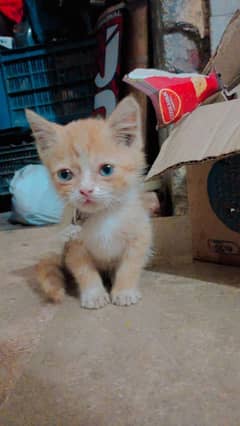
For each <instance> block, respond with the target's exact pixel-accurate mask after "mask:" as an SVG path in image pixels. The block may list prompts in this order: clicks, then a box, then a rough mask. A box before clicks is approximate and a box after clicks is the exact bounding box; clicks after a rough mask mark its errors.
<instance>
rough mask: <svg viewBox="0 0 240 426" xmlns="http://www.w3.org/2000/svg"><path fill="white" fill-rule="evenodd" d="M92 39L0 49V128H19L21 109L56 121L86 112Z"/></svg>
mask: <svg viewBox="0 0 240 426" xmlns="http://www.w3.org/2000/svg"><path fill="white" fill-rule="evenodd" d="M95 49H96V45H95V40H94V39H89V40H88V41H85V42H83V41H81V42H74V43H66V42H65V43H60V44H59V43H57V44H52V45H49V46H47V47H35V46H34V47H30V48H27V49H18V50H14V51H7V52H2V53H1V55H0V66H1V75H0V96H1V103H2V111H1V116H0V129H6V128H12V127H19V126H22V127H25V126H28V123H27V121H26V118H25V113H24V109H25V108H30V109H32V110H35V111H36V112H38V113H39V114H41V115H42V116H44V117H45V118H47V119H49V120H52V121H56V122H58V123H66V122H68V121H71V120H73V119H77V118H81V117H87V116H89V115H90V114H91V112H92V109H93V98H94V77H95V74H96V54H95V52H96V50H95Z"/></svg>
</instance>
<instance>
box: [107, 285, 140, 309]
mask: <svg viewBox="0 0 240 426" xmlns="http://www.w3.org/2000/svg"><path fill="white" fill-rule="evenodd" d="M141 298H142V296H141V293H140V291H139V290H138V289H136V288H130V289H125V290H116V291H114V290H113V291H112V293H111V300H112V303H113V304H114V305H119V306H130V305H135V303H137V302H138V301H139V300H140V299H141Z"/></svg>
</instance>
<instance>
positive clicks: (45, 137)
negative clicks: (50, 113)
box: [25, 109, 59, 158]
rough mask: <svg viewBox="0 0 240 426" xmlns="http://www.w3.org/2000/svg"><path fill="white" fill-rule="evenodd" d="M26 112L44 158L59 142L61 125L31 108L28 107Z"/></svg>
mask: <svg viewBox="0 0 240 426" xmlns="http://www.w3.org/2000/svg"><path fill="white" fill-rule="evenodd" d="M25 113H26V117H27V120H28V122H29V124H30V127H31V129H32V132H33V136H34V138H35V142H36V145H37V149H38V152H39V155H40V157H41V158H42V157H44V156H45V154H46V153H47V151H48V150H49V149H50V148H52V146H53V145H54V144H55V143H57V127H58V126H59V125H57V124H55V123H51V122H50V121H48V120H46V119H45V118H43V117H41V116H40V115H38V114H36V112H33V111H31V110H30V109H26V110H25Z"/></svg>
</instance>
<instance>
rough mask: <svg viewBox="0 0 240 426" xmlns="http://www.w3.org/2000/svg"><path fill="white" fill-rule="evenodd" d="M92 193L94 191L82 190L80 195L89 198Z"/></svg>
mask: <svg viewBox="0 0 240 426" xmlns="http://www.w3.org/2000/svg"><path fill="white" fill-rule="evenodd" d="M92 192H93V189H80V194H82V195H84V197H89V195H90V194H92Z"/></svg>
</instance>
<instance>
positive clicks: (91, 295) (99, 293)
mask: <svg viewBox="0 0 240 426" xmlns="http://www.w3.org/2000/svg"><path fill="white" fill-rule="evenodd" d="M109 302H110V298H109V295H108V293H107V292H106V290H105V289H104V288H102V287H90V288H86V289H85V290H84V291H83V292H82V293H81V307H82V308H86V309H98V308H103V307H104V306H105V305H107V303H109Z"/></svg>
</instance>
